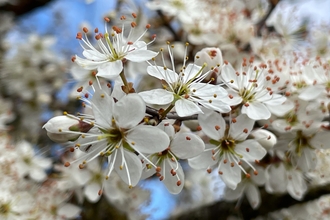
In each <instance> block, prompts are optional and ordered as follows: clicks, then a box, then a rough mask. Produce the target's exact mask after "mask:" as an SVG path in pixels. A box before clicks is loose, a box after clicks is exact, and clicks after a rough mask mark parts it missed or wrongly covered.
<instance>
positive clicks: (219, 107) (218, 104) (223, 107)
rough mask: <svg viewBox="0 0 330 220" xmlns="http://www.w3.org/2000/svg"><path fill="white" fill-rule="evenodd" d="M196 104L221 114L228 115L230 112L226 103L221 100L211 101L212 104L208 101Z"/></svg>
mask: <svg viewBox="0 0 330 220" xmlns="http://www.w3.org/2000/svg"><path fill="white" fill-rule="evenodd" d="M198 103H199V104H201V105H202V106H204V107H205V108H208V109H212V110H215V111H219V112H221V113H228V112H230V111H231V108H230V106H229V105H228V104H227V103H225V102H222V101H221V100H216V99H214V100H212V103H210V102H209V101H208V100H200V101H199V102H198Z"/></svg>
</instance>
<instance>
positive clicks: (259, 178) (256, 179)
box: [249, 165, 267, 186]
mask: <svg viewBox="0 0 330 220" xmlns="http://www.w3.org/2000/svg"><path fill="white" fill-rule="evenodd" d="M254 168H255V169H256V170H257V171H258V175H255V174H254V170H252V169H251V170H250V172H249V173H250V175H251V181H252V182H253V183H254V184H255V185H257V186H263V185H265V183H266V181H267V180H266V172H265V169H264V168H263V167H261V166H258V165H256V166H254Z"/></svg>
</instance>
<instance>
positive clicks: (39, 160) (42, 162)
mask: <svg viewBox="0 0 330 220" xmlns="http://www.w3.org/2000/svg"><path fill="white" fill-rule="evenodd" d="M33 162H34V163H35V164H36V165H37V166H38V167H40V168H42V169H49V168H50V167H51V166H52V160H51V159H50V158H43V157H38V156H36V157H34V158H33Z"/></svg>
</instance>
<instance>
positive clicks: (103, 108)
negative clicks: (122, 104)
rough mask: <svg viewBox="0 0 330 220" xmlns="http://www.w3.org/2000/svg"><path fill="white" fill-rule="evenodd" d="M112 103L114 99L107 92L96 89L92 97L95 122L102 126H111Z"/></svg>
mask: <svg viewBox="0 0 330 220" xmlns="http://www.w3.org/2000/svg"><path fill="white" fill-rule="evenodd" d="M113 105H114V101H113V99H112V98H111V97H110V96H109V95H108V94H107V93H105V92H103V91H102V90H99V91H97V90H96V92H95V93H94V95H93V98H92V109H93V114H94V117H95V121H96V123H97V124H98V125H101V126H102V127H103V128H110V127H111V120H112V113H113Z"/></svg>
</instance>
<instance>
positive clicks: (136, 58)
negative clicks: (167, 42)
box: [125, 49, 158, 62]
mask: <svg viewBox="0 0 330 220" xmlns="http://www.w3.org/2000/svg"><path fill="white" fill-rule="evenodd" d="M157 54H158V53H156V52H153V51H151V50H142V49H138V50H134V51H132V52H129V53H128V54H127V55H126V56H125V58H126V59H128V60H130V61H132V62H143V61H147V60H150V59H152V58H154V57H156V56H157Z"/></svg>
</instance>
